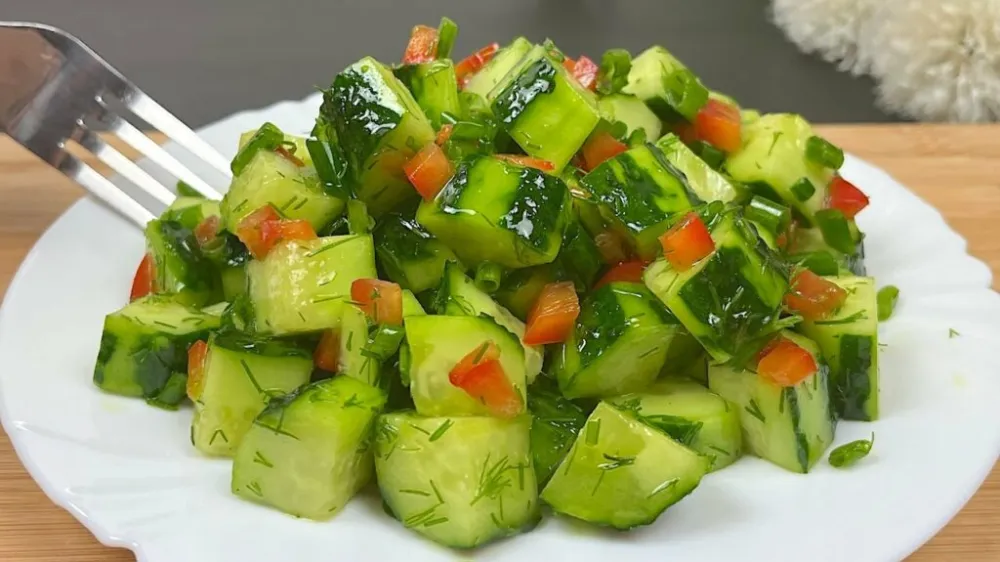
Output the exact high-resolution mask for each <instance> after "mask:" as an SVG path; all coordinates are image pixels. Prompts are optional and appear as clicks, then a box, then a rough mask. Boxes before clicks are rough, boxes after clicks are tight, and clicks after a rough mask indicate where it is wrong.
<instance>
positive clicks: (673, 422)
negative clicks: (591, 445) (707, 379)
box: [609, 380, 743, 471]
mask: <svg viewBox="0 0 1000 562" xmlns="http://www.w3.org/2000/svg"><path fill="white" fill-rule="evenodd" d="M609 402H611V403H612V404H613V405H615V406H617V407H618V408H619V409H622V410H626V411H628V412H630V413H631V414H632V415H634V416H635V417H637V418H638V419H639V420H640V421H642V422H645V423H646V424H647V425H650V426H653V427H655V428H656V429H659V430H660V431H663V432H664V433H666V434H667V435H669V436H671V437H673V438H674V440H675V441H677V442H679V443H680V444H682V445H686V446H687V447H690V448H691V449H693V450H694V451H696V452H698V453H701V454H702V455H704V456H705V457H707V458H709V459H710V460H711V461H712V462H711V469H710V470H712V471H715V470H719V469H721V468H725V467H727V466H729V465H731V464H733V463H734V462H736V460H737V459H739V458H740V456H741V455H742V454H743V435H742V433H741V429H740V415H739V412H737V411H736V408H735V407H734V406H731V405H730V404H729V402H727V401H726V400H724V399H723V398H722V397H720V396H719V395H717V394H715V393H713V392H711V391H709V390H708V389H707V388H705V387H704V386H702V385H700V384H698V383H696V382H688V381H679V380H662V381H659V382H657V383H656V384H654V385H653V386H651V387H649V388H648V389H646V390H645V391H643V392H641V393H638V394H626V395H625V396H620V397H617V398H612V399H610V400H609Z"/></svg>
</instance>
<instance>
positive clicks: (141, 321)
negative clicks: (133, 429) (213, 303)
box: [94, 295, 219, 408]
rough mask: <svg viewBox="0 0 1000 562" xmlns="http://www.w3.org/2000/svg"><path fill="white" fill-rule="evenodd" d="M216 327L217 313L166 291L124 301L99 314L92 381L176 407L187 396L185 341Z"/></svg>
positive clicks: (201, 336) (104, 387)
mask: <svg viewBox="0 0 1000 562" xmlns="http://www.w3.org/2000/svg"><path fill="white" fill-rule="evenodd" d="M218 327H219V317H218V316H217V315H212V314H206V313H205V312H203V311H201V310H198V309H195V308H191V307H188V306H185V305H183V304H180V303H179V302H177V301H175V300H173V299H171V298H170V297H168V296H165V295H150V296H147V297H144V298H141V299H139V300H137V301H135V302H132V303H129V304H128V305H127V306H125V308H122V309H121V310H119V311H117V312H113V313H111V314H109V315H107V316H106V317H105V318H104V332H103V333H102V334H101V347H100V350H99V351H98V353H97V363H96V365H95V366H94V384H96V385H97V386H98V387H99V388H100V389H101V390H104V391H106V392H110V393H112V394H121V395H123V396H134V397H142V398H145V399H146V400H148V401H149V402H150V403H151V404H154V405H157V406H163V407H168V408H169V407H176V406H177V404H180V403H181V402H182V401H183V400H184V398H185V397H186V393H185V385H186V384H187V351H188V347H189V346H190V345H191V344H192V343H194V342H195V341H196V340H199V339H206V338H207V337H208V333H209V331H210V330H214V329H217V328H218Z"/></svg>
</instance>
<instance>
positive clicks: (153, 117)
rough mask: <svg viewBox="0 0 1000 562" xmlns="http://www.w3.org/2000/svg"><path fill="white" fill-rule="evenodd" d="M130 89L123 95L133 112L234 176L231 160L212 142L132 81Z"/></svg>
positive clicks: (230, 175) (228, 175) (226, 173)
mask: <svg viewBox="0 0 1000 562" xmlns="http://www.w3.org/2000/svg"><path fill="white" fill-rule="evenodd" d="M129 89H130V91H128V92H127V93H126V95H125V96H123V97H122V101H123V102H125V105H127V106H128V108H129V109H130V110H131V111H132V113H135V114H136V115H138V116H139V117H141V118H142V119H143V120H145V121H146V122H147V123H149V124H150V125H152V126H154V127H156V128H157V129H159V130H160V132H162V133H164V134H165V135H167V136H168V137H169V138H170V139H171V140H173V141H175V142H177V143H178V144H180V145H181V146H183V147H184V148H186V149H188V150H190V151H191V152H193V153H194V154H195V155H196V156H199V157H201V159H202V160H205V161H206V162H208V163H209V164H211V165H212V166H213V167H214V168H216V169H217V170H219V171H220V172H221V173H222V174H223V175H224V176H225V177H227V178H230V177H232V176H233V172H232V170H230V168H229V161H228V160H226V159H225V158H224V157H223V156H222V155H221V154H219V152H218V151H216V150H215V149H214V148H212V146H211V145H210V144H208V143H207V142H205V141H204V140H202V139H201V137H199V136H198V135H197V134H196V133H195V132H194V131H192V130H191V129H190V128H189V127H188V126H187V125H185V124H184V123H183V122H182V121H181V120H180V119H178V118H176V117H174V116H173V114H172V113H170V112H169V111H167V110H166V109H163V106H161V105H160V104H158V103H156V101H154V100H153V98H151V97H149V96H147V95H146V94H145V93H144V92H143V91H142V90H140V89H139V88H136V87H135V86H134V85H132V84H131V83H130V84H129Z"/></svg>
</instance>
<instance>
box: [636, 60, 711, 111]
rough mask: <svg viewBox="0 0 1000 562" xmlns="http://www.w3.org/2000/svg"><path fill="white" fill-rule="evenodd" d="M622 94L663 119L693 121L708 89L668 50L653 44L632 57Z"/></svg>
mask: <svg viewBox="0 0 1000 562" xmlns="http://www.w3.org/2000/svg"><path fill="white" fill-rule="evenodd" d="M622 91H623V92H625V93H626V94H632V95H634V96H635V97H637V98H639V99H641V100H642V101H644V102H646V105H648V106H649V108H650V109H652V110H653V112H654V113H656V114H657V115H658V116H659V117H660V119H663V120H665V121H677V120H678V119H680V118H684V119H687V120H688V121H694V117H695V115H697V114H698V110H700V109H701V108H702V106H704V105H705V103H706V102H707V101H708V88H706V87H705V86H703V85H702V84H701V81H700V80H698V77H697V76H695V75H694V73H693V72H691V71H690V70H688V68H687V67H686V66H684V65H683V64H682V63H681V62H680V61H679V60H677V59H676V58H674V56H673V55H671V54H670V52H669V51H667V50H666V49H664V48H663V47H660V46H653V47H650V48H648V49H646V50H645V51H643V52H642V53H640V54H639V56H637V57H635V58H634V59H632V69H631V70H629V73H628V85H627V86H625V88H624V89H623V90H622Z"/></svg>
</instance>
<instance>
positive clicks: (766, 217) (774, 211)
mask: <svg viewBox="0 0 1000 562" xmlns="http://www.w3.org/2000/svg"><path fill="white" fill-rule="evenodd" d="M746 217H747V219H749V220H751V221H753V222H755V223H757V224H759V225H761V226H762V227H764V228H766V229H767V230H768V231H770V232H771V234H774V235H775V236H777V235H778V234H781V233H782V232H784V231H785V229H786V228H788V225H789V224H791V222H792V211H791V209H789V208H788V207H786V206H784V205H782V204H780V203H775V202H774V201H771V200H770V199H765V198H764V197H761V196H759V195H755V196H754V197H753V199H751V200H750V204H749V205H747V211H746Z"/></svg>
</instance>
